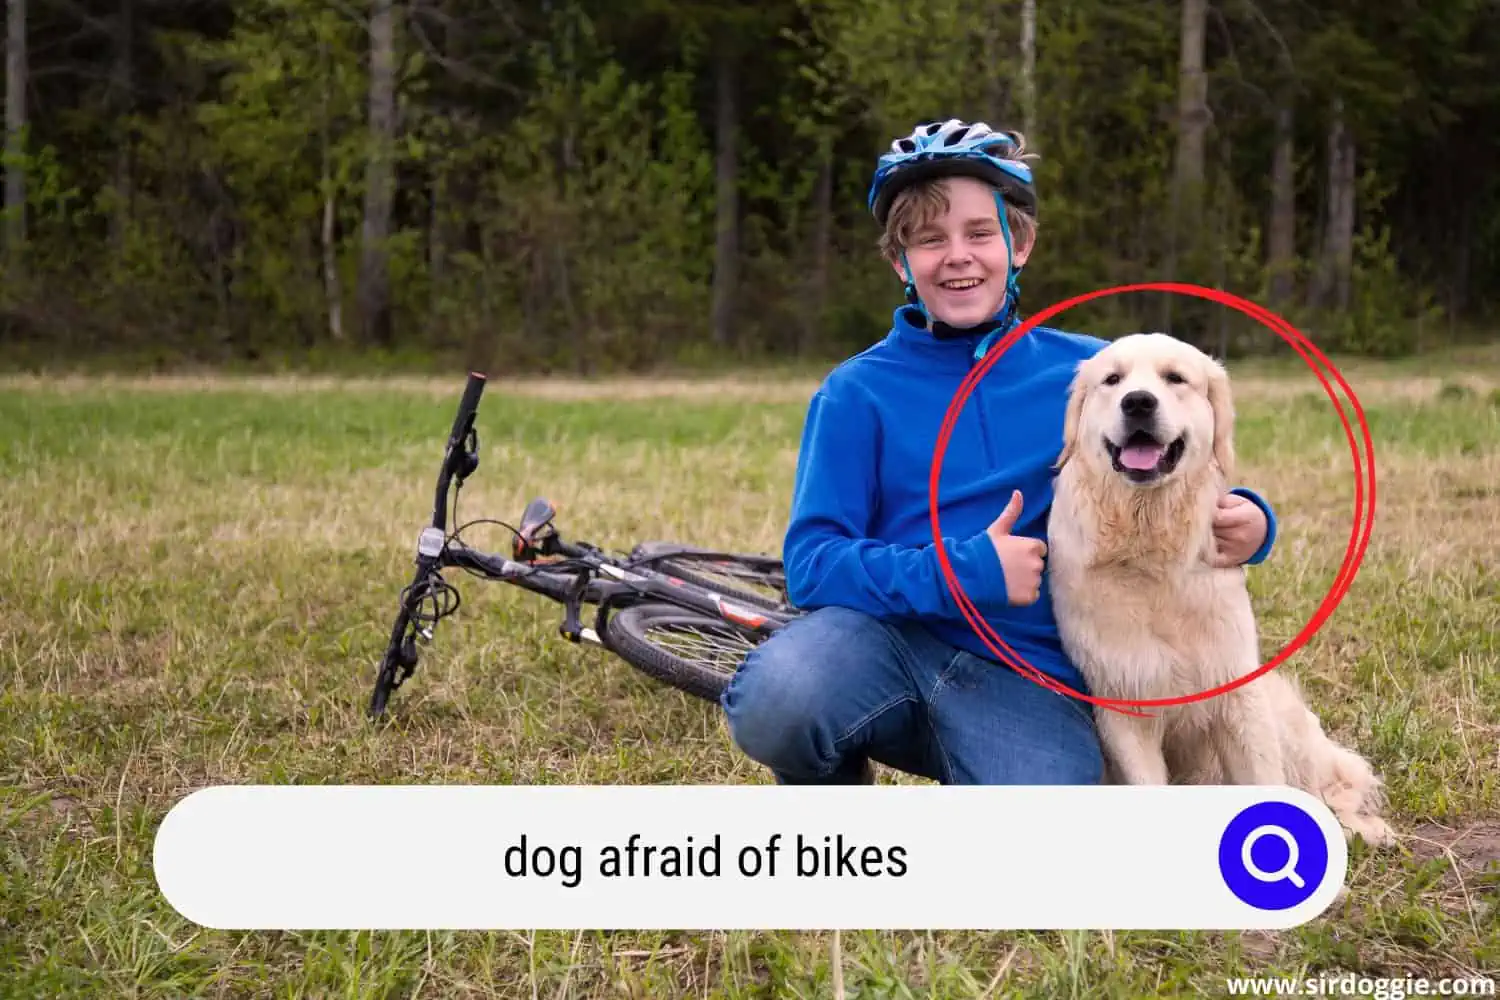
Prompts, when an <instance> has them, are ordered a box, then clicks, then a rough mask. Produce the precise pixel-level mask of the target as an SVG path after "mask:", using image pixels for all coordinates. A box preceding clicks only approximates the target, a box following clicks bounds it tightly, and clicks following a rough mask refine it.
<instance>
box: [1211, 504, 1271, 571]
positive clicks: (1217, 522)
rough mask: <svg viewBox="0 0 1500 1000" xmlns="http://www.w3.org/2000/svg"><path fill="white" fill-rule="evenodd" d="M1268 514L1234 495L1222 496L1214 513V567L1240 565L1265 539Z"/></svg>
mask: <svg viewBox="0 0 1500 1000" xmlns="http://www.w3.org/2000/svg"><path fill="white" fill-rule="evenodd" d="M1266 527H1267V525H1266V513H1265V511H1263V510H1261V509H1260V507H1259V506H1258V505H1257V504H1256V503H1254V502H1253V501H1251V500H1247V499H1245V498H1244V497H1242V496H1239V495H1238V494H1234V493H1226V494H1225V495H1224V496H1221V497H1219V509H1218V510H1216V511H1214V547H1215V552H1214V565H1215V566H1219V567H1229V566H1241V565H1244V563H1245V560H1247V559H1249V558H1250V557H1251V556H1253V555H1255V552H1256V550H1257V549H1259V548H1260V546H1261V543H1262V542H1264V541H1265V540H1266Z"/></svg>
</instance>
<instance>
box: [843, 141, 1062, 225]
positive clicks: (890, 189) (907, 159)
mask: <svg viewBox="0 0 1500 1000" xmlns="http://www.w3.org/2000/svg"><path fill="white" fill-rule="evenodd" d="M1016 145H1017V139H1016V136H1015V135H1014V134H1012V133H1010V132H997V131H995V130H994V129H991V128H990V127H989V126H988V125H986V124H985V123H984V122H975V123H973V124H972V125H971V124H968V123H967V122H963V121H960V120H958V119H957V118H950V119H948V120H947V121H945V122H928V123H926V124H923V125H918V126H917V128H916V129H915V131H913V132H912V133H911V134H910V135H908V136H905V137H903V138H900V139H897V140H896V141H895V142H893V143H891V150H890V152H888V153H886V154H885V155H883V156H881V157H880V160H879V162H878V163H877V164H876V168H875V178H874V180H873V181H872V182H871V184H870V196H869V202H868V203H869V209H870V211H871V212H873V213H874V215H875V221H876V222H878V223H880V225H881V226H882V227H884V226H885V223H886V218H887V217H888V216H889V215H890V211H891V205H892V204H893V203H894V202H895V200H896V196H897V195H898V194H900V193H901V191H902V190H904V189H905V188H906V187H908V186H909V185H911V184H912V183H914V182H916V181H920V180H925V179H926V178H929V177H952V176H955V175H963V176H968V177H976V178H978V179H979V180H982V181H988V182H989V183H991V184H993V185H995V186H996V187H997V188H999V189H1000V191H1001V193H1002V194H1003V195H1004V197H1005V200H1006V201H1008V202H1010V203H1011V204H1012V205H1015V206H1016V207H1017V208H1018V209H1020V210H1021V211H1022V212H1025V213H1026V214H1027V215H1029V216H1031V217H1033V218H1035V217H1036V212H1037V197H1036V185H1035V182H1034V181H1033V180H1032V177H1031V168H1030V167H1029V166H1027V164H1025V163H1024V162H1022V161H1020V160H1009V159H1006V158H1005V153H1006V152H1007V151H1009V150H1010V149H1012V148H1014V147H1015V146H1016Z"/></svg>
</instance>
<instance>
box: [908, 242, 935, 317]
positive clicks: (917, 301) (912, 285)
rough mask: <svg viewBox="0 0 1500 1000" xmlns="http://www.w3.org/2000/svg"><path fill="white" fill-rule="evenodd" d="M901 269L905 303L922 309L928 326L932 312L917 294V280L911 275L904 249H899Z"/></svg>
mask: <svg viewBox="0 0 1500 1000" xmlns="http://www.w3.org/2000/svg"><path fill="white" fill-rule="evenodd" d="M901 269H902V270H903V271H905V272H906V287H905V289H904V290H905V292H906V301H907V303H908V304H910V305H914V306H916V307H917V308H918V309H920V310H921V311H922V318H923V319H924V320H926V321H927V324H928V325H929V326H931V325H932V314H931V313H929V312H928V311H927V305H926V303H924V302H923V301H922V297H921V296H920V295H918V294H917V281H916V279H915V278H913V277H912V275H911V264H910V263H909V262H908V261H907V259H906V251H905V250H902V251H901Z"/></svg>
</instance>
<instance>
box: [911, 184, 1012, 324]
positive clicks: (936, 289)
mask: <svg viewBox="0 0 1500 1000" xmlns="http://www.w3.org/2000/svg"><path fill="white" fill-rule="evenodd" d="M943 186H944V190H945V193H946V194H947V196H948V211H947V212H946V213H945V214H943V215H942V216H939V217H937V218H933V219H930V220H928V221H927V222H926V223H925V224H924V225H922V226H919V227H918V228H917V229H916V230H915V232H913V234H912V240H911V245H910V246H908V247H907V248H906V260H907V263H908V265H910V267H911V274H912V280H913V281H915V282H916V285H917V294H918V295H920V296H921V297H922V301H923V302H924V303H925V304H926V305H927V311H928V312H929V313H931V314H932V317H933V318H934V319H936V320H940V321H942V322H944V323H947V324H948V325H949V326H955V327H970V326H977V325H978V324H980V323H983V322H985V321H986V320H989V319H991V318H993V317H994V316H995V314H996V313H998V312H999V311H1000V309H1001V307H1002V306H1004V305H1005V278H1006V274H1007V272H1008V265H1009V264H1010V260H1009V257H1008V255H1007V253H1006V249H1005V234H1004V232H1003V231H1002V230H1001V228H1000V217H999V215H998V206H997V205H996V203H995V189H994V188H992V187H990V186H989V185H988V184H985V183H983V182H981V181H978V180H974V179H972V178H969V177H952V178H949V179H948V180H947V181H945V182H944V184H943ZM1012 236H1013V238H1014V234H1012ZM1030 252H1031V247H1029V246H1018V247H1017V248H1016V256H1015V260H1016V265H1017V266H1018V267H1019V266H1021V265H1024V264H1025V263H1026V258H1027V257H1028V256H1029V255H1030ZM894 266H895V268H896V272H897V273H898V274H900V275H901V276H902V277H903V278H905V277H906V274H905V272H904V270H903V269H902V267H901V263H900V261H896V262H894Z"/></svg>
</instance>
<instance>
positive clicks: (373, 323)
mask: <svg viewBox="0 0 1500 1000" xmlns="http://www.w3.org/2000/svg"><path fill="white" fill-rule="evenodd" d="M371 8H372V9H371V12H370V152H369V158H368V161H367V164H366V167H365V205H364V228H363V231H362V232H361V234H360V235H361V239H360V260H359V321H360V328H361V333H362V335H363V337H364V340H365V342H366V343H373V344H380V345H389V344H390V343H391V303H390V296H391V289H390V267H389V250H388V248H387V246H386V240H387V239H388V238H389V235H390V226H391V207H392V204H393V203H394V201H395V186H396V174H395V164H394V162H393V160H394V155H395V145H396V135H395V132H396V37H395V36H396V24H395V22H396V12H395V10H394V9H393V8H394V0H373V2H372V5H371Z"/></svg>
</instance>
